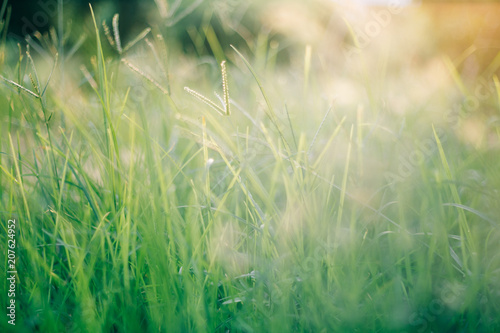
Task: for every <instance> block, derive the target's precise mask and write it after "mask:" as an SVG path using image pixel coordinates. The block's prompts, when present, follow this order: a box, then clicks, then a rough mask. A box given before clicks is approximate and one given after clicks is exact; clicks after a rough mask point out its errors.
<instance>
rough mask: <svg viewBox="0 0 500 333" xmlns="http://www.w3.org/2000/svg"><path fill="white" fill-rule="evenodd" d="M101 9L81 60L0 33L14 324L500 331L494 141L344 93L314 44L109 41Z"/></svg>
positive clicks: (1, 146) (493, 129) (1, 191)
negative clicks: (330, 82) (212, 53)
mask: <svg viewBox="0 0 500 333" xmlns="http://www.w3.org/2000/svg"><path fill="white" fill-rule="evenodd" d="M92 16H94V13H92ZM93 21H94V23H95V24H94V34H95V36H96V38H95V44H94V45H95V46H94V54H95V56H94V57H93V58H91V59H83V60H82V62H84V63H85V64H86V67H85V68H83V71H82V72H77V71H76V70H73V69H71V68H79V66H74V63H72V62H69V60H68V62H66V63H63V64H61V63H59V62H58V60H57V56H56V54H55V53H53V60H52V63H51V65H50V66H44V65H40V63H42V62H43V59H42V58H40V57H32V55H31V53H30V51H29V49H28V50H26V49H24V47H23V50H22V52H19V51H17V53H16V50H15V49H14V48H12V47H3V48H2V50H3V51H2V52H4V53H2V59H6V62H5V63H4V64H3V65H2V67H1V75H2V80H3V84H2V85H1V86H0V91H1V95H0V101H1V105H2V107H1V108H0V115H1V117H2V132H1V133H2V134H1V141H0V151H1V154H0V163H1V172H0V185H1V186H0V211H1V216H2V226H3V229H4V230H3V231H2V233H1V235H0V238H1V244H7V231H6V228H7V227H6V223H7V220H8V219H9V218H12V217H14V218H16V219H17V221H18V234H17V238H16V241H17V261H16V265H17V271H18V282H17V283H18V284H17V288H18V289H17V294H16V302H17V306H18V307H17V317H16V326H15V330H14V329H13V327H11V326H10V325H8V324H7V323H6V322H7V320H5V317H4V319H2V321H1V323H0V325H1V326H0V327H1V328H2V329H1V330H2V331H16V332H60V331H68V332H375V331H377V332H430V331H434V332H495V331H498V330H500V321H499V319H498V318H499V316H498V315H499V312H500V301H499V299H500V297H499V292H500V289H499V287H500V285H499V281H500V276H499V274H500V256H499V252H498V250H499V246H498V244H499V241H500V230H499V225H498V218H497V217H498V216H499V213H500V211H499V207H498V202H499V199H500V198H499V194H498V188H499V186H500V174H499V171H498V167H497V166H498V165H499V163H500V160H499V157H498V156H499V155H498V145H497V146H494V145H493V146H489V145H488V144H487V142H486V143H485V141H487V139H484V138H483V141H482V144H481V145H475V146H473V145H470V144H468V143H466V142H464V141H463V140H461V138H460V136H459V135H456V134H455V132H454V131H453V127H452V126H450V124H449V123H446V122H443V121H439V120H438V121H433V120H432V119H433V118H432V116H426V117H424V118H423V119H421V118H413V119H412V118H411V117H412V116H411V115H410V116H408V118H409V119H406V120H405V119H403V117H402V116H390V115H384V114H383V112H384V111H383V107H382V105H379V104H376V103H378V102H373V100H371V98H370V100H369V101H366V100H360V101H358V102H354V103H353V105H350V106H348V107H342V106H338V105H337V104H335V103H333V105H332V104H331V103H330V102H329V101H327V100H325V99H323V98H321V94H320V90H321V82H323V81H322V80H323V79H324V78H325V76H327V74H322V73H321V71H320V70H318V67H317V58H316V57H315V56H314V50H312V49H311V47H310V46H307V47H306V48H305V49H301V48H296V49H292V51H291V52H292V60H291V61H292V64H291V65H290V67H287V68H285V69H284V70H283V69H280V68H279V67H274V61H275V60H274V56H275V55H274V54H273V52H274V51H273V50H272V49H271V48H269V50H268V51H267V52H266V50H264V51H262V49H261V46H260V45H257V44H255V45H254V46H255V48H256V49H252V45H253V44H252V43H249V45H250V50H251V51H255V54H256V56H252V55H251V54H248V55H246V54H245V52H243V51H242V50H239V49H237V48H234V51H231V52H227V53H226V54H221V55H219V57H224V58H225V59H227V60H226V61H225V62H222V61H221V62H222V64H220V63H217V62H209V63H208V64H203V63H201V64H200V63H198V62H197V60H196V59H191V58H188V57H185V56H181V55H180V54H179V53H178V52H177V51H176V50H175V46H176V44H175V42H172V44H171V45H169V44H168V41H167V44H166V45H165V44H164V43H165V38H163V37H162V36H161V35H158V32H155V33H154V34H153V33H150V31H149V30H147V31H144V32H143V33H141V34H140V35H139V36H138V38H137V39H134V40H133V41H132V42H131V43H130V44H126V45H130V46H128V47H127V46H126V47H125V48H123V49H121V47H120V52H119V54H118V56H116V57H111V56H110V54H107V53H106V52H107V51H105V49H104V48H103V43H106V39H104V38H102V36H104V34H103V31H101V30H102V29H101V28H100V25H99V24H98V22H99V20H96V19H95V18H94V20H93ZM115 25H116V26H118V18H117V17H116V18H115V19H114V20H113V26H115ZM106 29H107V30H108V33H107V34H108V35H109V37H110V40H111V41H113V40H114V42H115V43H114V44H115V45H121V42H120V41H119V35H118V34H116V31H115V35H114V36H112V35H111V33H110V32H109V31H110V29H109V28H106ZM106 29H105V30H106ZM116 29H117V28H116ZM212 32H213V31H212ZM206 37H207V38H210V39H211V42H210V44H216V45H219V46H220V43H219V41H217V36H216V35H215V34H214V33H212V34H209V36H206ZM268 37H269V36H266V37H265V38H266V40H267V39H268ZM200 38H201V37H200ZM166 46H167V47H166ZM125 49H126V50H127V51H128V53H125ZM106 50H108V49H106ZM134 50H135V52H136V53H133V52H134ZM161 50H162V51H161ZM165 50H168V51H169V55H168V57H169V60H167V59H166V57H167V54H166V52H165ZM217 50H218V52H222V51H221V50H222V49H221V48H217ZM304 50H305V51H304ZM257 51H258V52H257ZM13 54H18V55H19V57H18V59H17V60H16V59H14V57H13ZM259 54H260V56H259ZM304 54H305V55H304ZM268 55H269V57H270V58H269V59H271V61H272V67H271V68H270V67H267V68H266V67H265V66H264V68H265V69H264V68H263V67H262V64H266V60H267V59H268V58H267V57H268ZM174 59H176V60H174ZM177 59H178V60H177ZM294 59H295V60H294ZM76 61H77V60H75V62H76ZM315 62H316V64H315ZM254 64H261V66H260V67H259V68H254ZM52 66H53V67H54V68H55V70H52V69H51V68H52ZM60 66H65V67H63V70H64V68H65V85H66V86H63V85H61V81H60V80H61V76H60V74H58V69H59V68H61V67H60ZM45 67H48V68H49V69H48V70H47V68H45ZM158 68H162V70H161V71H158V70H155V69H158ZM51 71H53V72H54V74H52V73H51ZM290 71H291V72H292V73H291V74H290ZM167 73H169V74H167ZM192 73H197V74H192ZM301 73H303V74H301ZM301 75H303V76H301ZM454 75H455V76H456V75H457V74H456V73H454ZM367 76H369V73H364V75H363V77H367ZM290 77H292V78H293V77H300V78H302V79H304V80H303V82H301V81H300V80H298V81H297V80H293V79H290ZM282 78H285V79H288V81H286V80H285V83H284V84H282V83H280V82H283V81H282ZM82 79H83V81H82ZM455 79H457V77H455ZM458 79H460V78H459V77H458ZM80 82H83V84H81V85H80ZM496 82H497V83H498V80H497V81H496ZM221 83H222V84H221ZM361 83H362V84H364V85H366V87H368V88H369V87H370V86H371V87H374V86H376V85H377V84H378V82H377V81H374V82H368V81H363V82H361ZM465 84H466V83H465ZM184 86H188V87H190V88H188V89H187V90H188V92H189V93H190V94H191V95H194V97H193V96H191V95H190V94H189V93H187V92H185V91H184V90H183V88H184ZM318 86H319V88H318ZM446 89H453V86H452V84H450V86H448V87H446ZM496 89H497V90H496V92H495V94H492V95H491V96H490V99H488V101H487V103H490V104H489V105H492V108H493V110H494V113H493V114H496V115H498V112H499V108H500V107H499V103H498V99H497V95H496V94H499V96H500V90H499V87H498V84H497V86H496ZM214 90H215V91H216V95H215V96H214V95H213V94H212V93H211V92H212V91H214ZM219 95H220V96H219ZM207 96H209V97H207ZM210 96H214V97H213V98H212V97H210ZM285 100H286V102H285ZM425 102H426V101H421V103H422V104H421V105H424V104H425ZM373 103H375V104H376V107H369V108H368V109H365V108H364V106H363V105H373ZM419 107H420V106H419V105H418V104H417V106H415V108H416V109H418V108H419ZM230 110H231V111H230ZM326 110H328V111H326ZM353 110H354V111H353ZM356 110H357V111H356ZM325 111H326V113H325ZM381 113H382V116H381ZM469 119H470V118H467V116H459V117H458V125H463V124H466V122H467V120H469ZM433 125H434V127H433ZM458 125H457V126H458ZM488 131H489V133H488V134H487V135H486V134H485V136H487V137H488V138H489V139H488V140H490V141H491V140H493V141H495V142H498V140H499V139H500V134H499V133H500V131H499V123H498V121H497V122H496V123H495V122H492V123H490V125H489V127H488ZM424 140H427V141H424ZM429 140H430V141H429ZM424 142H425V145H426V147H425V148H422V145H424ZM429 142H430V143H429ZM2 249H3V245H2ZM4 252H5V251H2V253H4ZM3 271H5V270H4V269H2V272H3ZM2 280H3V281H6V280H5V279H2ZM4 283H5V286H7V284H6V282H4ZM5 290H6V289H5ZM1 298H2V302H3V303H2V304H6V302H7V298H6V292H2V295H1Z"/></svg>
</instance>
